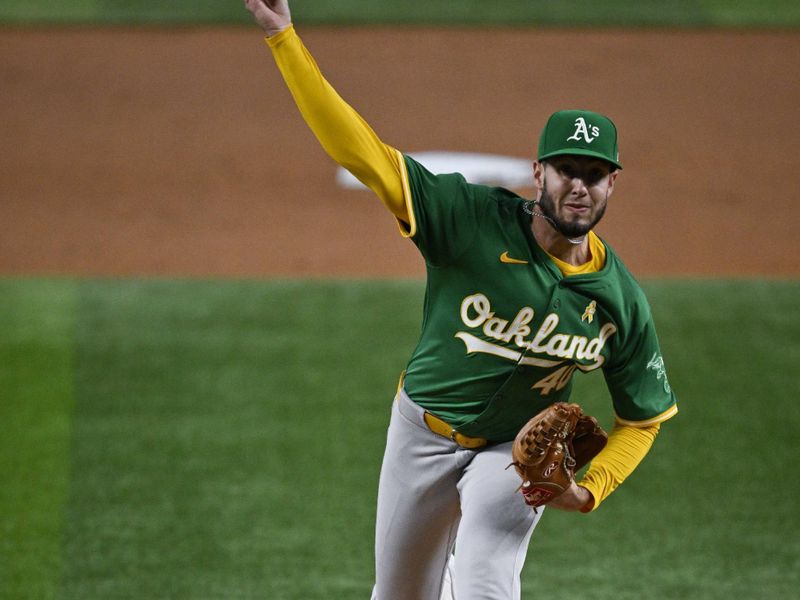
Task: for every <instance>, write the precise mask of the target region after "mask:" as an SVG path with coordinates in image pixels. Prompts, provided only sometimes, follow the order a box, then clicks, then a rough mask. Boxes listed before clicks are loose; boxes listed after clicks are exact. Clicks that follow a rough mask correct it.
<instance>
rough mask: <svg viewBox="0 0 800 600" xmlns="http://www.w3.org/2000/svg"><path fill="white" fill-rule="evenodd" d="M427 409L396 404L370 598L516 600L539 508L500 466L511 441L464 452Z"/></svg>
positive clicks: (401, 397)
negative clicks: (437, 429)
mask: <svg viewBox="0 0 800 600" xmlns="http://www.w3.org/2000/svg"><path fill="white" fill-rule="evenodd" d="M424 412H425V411H424V410H423V409H422V407H420V406H419V405H418V404H416V403H414V402H413V401H412V400H411V399H410V398H409V397H408V395H407V394H406V393H405V392H404V391H402V390H401V391H400V392H399V393H398V395H397V397H396V398H395V402H394V403H393V406H392V416H391V421H390V423H389V432H388V435H387V440H386V452H385V454H384V458H383V466H382V467H381V475H380V485H379V488H378V512H377V521H376V531H375V577H376V582H375V587H374V588H373V591H372V600H439V599H440V597H444V598H449V597H454V598H455V600H477V599H481V600H489V599H492V600H494V599H497V600H500V599H502V600H510V599H518V598H520V572H521V571H522V567H523V565H524V562H525V555H526V552H527V549H528V542H529V540H530V537H531V534H532V533H533V529H534V527H536V523H537V522H538V520H539V518H540V517H541V515H542V513H543V509H539V512H538V514H536V513H534V512H533V510H531V508H530V507H529V506H528V505H526V504H525V502H524V501H523V499H522V494H519V493H516V491H517V488H518V487H519V484H520V480H519V476H518V475H517V474H516V472H515V471H514V469H506V467H507V466H508V465H509V463H510V462H511V442H506V443H503V444H493V445H489V446H486V447H484V448H480V449H477V450H468V449H465V448H462V447H461V446H459V445H458V444H457V443H455V442H454V441H451V440H449V439H447V438H445V437H443V436H441V435H439V434H436V433H433V432H432V431H431V430H430V429H428V427H427V425H426V424H425V421H424V418H423V415H424ZM456 542H457V543H456ZM454 548H455V560H454V562H451V564H450V567H449V569H448V558H449V557H450V555H451V553H452V552H453V549H454ZM446 571H449V573H448V578H447V579H448V580H452V581H448V585H447V589H445V587H444V585H443V581H444V579H445V573H446ZM451 585H452V588H451Z"/></svg>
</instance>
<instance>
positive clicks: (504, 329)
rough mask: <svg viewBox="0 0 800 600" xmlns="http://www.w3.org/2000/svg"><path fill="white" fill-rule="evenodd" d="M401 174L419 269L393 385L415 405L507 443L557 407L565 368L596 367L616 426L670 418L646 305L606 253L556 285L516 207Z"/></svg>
mask: <svg viewBox="0 0 800 600" xmlns="http://www.w3.org/2000/svg"><path fill="white" fill-rule="evenodd" d="M405 166H406V170H407V174H408V186H409V190H410V196H411V204H410V207H409V210H410V211H411V212H413V215H412V222H413V223H414V228H413V231H412V237H411V239H412V240H413V241H414V243H415V244H416V245H417V247H418V248H419V250H420V252H421V253H422V256H423V257H424V258H425V262H426V267H427V288H426V293H425V302H424V309H423V313H424V314H423V321H422V333H421V335H420V339H419V342H418V344H417V347H416V349H415V350H414V352H413V354H412V356H411V359H410V360H409V363H408V366H407V369H406V374H405V378H404V384H403V385H404V387H405V389H406V392H407V393H408V394H409V396H410V397H411V398H412V399H413V400H414V401H415V402H417V403H418V404H420V405H421V406H422V407H424V408H425V409H426V410H428V411H430V412H431V413H433V414H435V415H438V416H439V417H441V418H442V419H444V420H446V421H448V422H449V423H450V424H452V425H453V426H454V427H455V428H456V429H457V430H458V431H460V432H462V433H464V434H465V435H470V436H480V437H485V438H487V439H489V440H491V441H496V442H502V441H508V440H511V439H513V438H514V436H515V435H516V433H517V432H518V431H519V429H520V428H521V427H522V425H523V424H524V423H525V422H527V420H528V419H530V418H531V417H532V416H533V415H535V414H536V413H538V412H539V411H540V410H542V409H543V408H544V407H545V406H547V405H549V404H552V403H554V402H564V401H567V400H568V398H569V395H570V392H571V388H572V376H573V374H574V373H575V371H584V372H589V371H593V370H595V369H602V371H603V375H604V377H605V380H606V384H607V386H608V390H609V392H610V395H611V398H612V401H613V403H614V411H615V413H616V416H617V419H618V420H620V421H621V422H622V423H626V424H632V425H639V426H644V425H649V424H654V423H657V422H660V421H663V420H666V419H667V418H669V417H671V416H672V415H673V414H674V413H675V412H676V411H677V409H676V405H675V396H674V394H673V393H672V390H671V389H670V386H669V383H668V382H667V377H666V373H665V370H664V361H663V359H662V357H661V350H660V349H659V344H658V338H657V336H656V330H655V326H654V324H653V319H652V316H651V313H650V307H649V305H648V302H647V299H646V298H645V296H644V293H643V292H642V290H641V288H640V287H639V285H638V284H637V282H636V281H635V279H634V278H633V276H632V275H631V274H630V273H629V272H628V270H627V269H626V268H625V266H624V265H623V264H622V262H621V261H620V259H619V258H618V257H617V256H616V254H615V253H614V252H613V250H612V249H611V248H609V247H608V245H607V244H606V262H605V265H604V267H603V268H602V269H601V270H600V271H598V272H595V273H589V274H584V275H572V276H569V277H565V276H564V275H563V274H562V273H561V271H560V270H559V269H558V268H557V266H556V265H555V263H554V262H553V261H552V259H551V258H550V257H549V256H548V254H547V253H546V252H545V251H544V250H543V249H542V248H541V247H540V246H539V245H538V244H537V242H536V240H535V238H534V237H533V233H532V231H531V219H532V217H531V215H530V214H529V213H527V212H526V211H525V210H524V205H525V202H526V201H525V200H524V199H523V198H521V197H520V196H518V195H516V194H514V193H513V192H510V191H508V190H505V189H502V188H496V187H487V186H482V185H473V184H470V183H467V182H466V181H465V179H464V178H463V177H462V176H461V175H459V174H448V175H433V174H432V173H430V172H429V171H427V170H426V169H425V168H424V167H423V166H422V165H420V164H419V163H417V162H415V161H414V160H413V159H411V158H409V157H405Z"/></svg>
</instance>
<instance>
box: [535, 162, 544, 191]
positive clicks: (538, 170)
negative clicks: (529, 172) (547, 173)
mask: <svg viewBox="0 0 800 600" xmlns="http://www.w3.org/2000/svg"><path fill="white" fill-rule="evenodd" d="M533 187H534V188H536V191H537V192H538V191H539V190H541V189H542V188H543V187H544V163H543V162H539V161H538V160H535V161H533Z"/></svg>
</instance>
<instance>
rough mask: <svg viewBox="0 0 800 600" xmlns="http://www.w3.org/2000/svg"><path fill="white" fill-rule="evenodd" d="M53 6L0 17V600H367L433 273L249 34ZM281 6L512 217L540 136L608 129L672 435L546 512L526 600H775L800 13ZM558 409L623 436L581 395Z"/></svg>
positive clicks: (354, 84)
mask: <svg viewBox="0 0 800 600" xmlns="http://www.w3.org/2000/svg"><path fill="white" fill-rule="evenodd" d="M50 4H51V3H45V2H41V1H38V0H36V1H28V2H21V1H17V0H4V1H3V2H2V3H0V55H2V57H3V58H2V61H0V116H1V117H2V118H0V138H1V139H2V140H3V151H2V160H0V598H9V599H16V598H69V599H72V598H75V599H77V598H80V599H83V598H90V599H94V598H98V599H100V598H137V599H138V598H198V599H205V598H209V599H210V598H220V599H221V598H287V599H294V598H297V599H301V598H302V599H309V598H320V599H321V598H343V599H349V598H365V597H368V596H369V592H370V589H371V585H372V578H373V575H374V571H373V563H372V544H373V521H374V510H375V497H376V491H377V478H378V471H379V467H380V459H381V454H382V450H383V441H384V435H385V427H386V425H387V424H388V417H389V414H388V410H389V405H390V402H391V398H392V395H393V393H394V389H395V385H396V380H397V376H398V374H399V373H400V371H401V370H402V369H403V368H404V366H405V361H406V360H407V359H408V357H409V355H410V353H411V351H412V349H413V347H414V344H415V342H416V337H417V335H418V332H419V327H420V317H421V308H422V301H423V295H424V264H423V262H422V260H421V258H420V257H419V256H418V254H417V252H416V250H415V248H414V247H413V245H412V244H410V243H409V242H407V241H404V240H403V239H402V238H401V237H400V236H399V235H397V230H396V225H395V224H394V222H393V220H392V219H391V218H390V216H389V214H388V212H387V211H386V210H385V209H384V208H383V206H382V205H381V204H380V202H379V201H377V200H376V199H375V198H374V197H373V196H372V195H371V194H370V193H369V192H366V191H363V190H358V189H353V188H350V187H346V186H343V185H342V183H341V179H340V178H339V179H337V172H336V171H337V170H336V165H335V163H333V162H332V161H331V160H330V159H329V158H328V157H327V156H326V155H325V153H324V152H323V151H322V149H321V148H320V147H319V145H318V144H317V142H316V140H315V139H314V137H313V135H312V134H311V133H310V132H309V131H308V129H307V127H306V126H305V124H304V123H303V121H302V119H301V118H300V116H299V115H298V114H297V111H296V109H295V108H294V105H293V103H292V100H291V97H290V95H289V93H288V92H287V91H286V89H285V88H284V86H283V83H282V81H281V79H280V77H279V74H278V73H277V69H276V68H275V67H274V64H273V61H272V59H271V57H270V53H269V50H268V48H267V47H266V45H265V44H264V42H263V36H262V35H261V32H260V30H259V29H258V28H257V27H256V26H255V25H254V24H252V23H251V20H250V17H249V14H248V13H247V12H246V10H245V9H244V8H243V3H242V2H227V1H224V2H223V1H222V0H217V1H209V0H206V1H204V2H191V3H190V2H187V1H185V0H176V1H173V2H170V3H163V2H151V1H146V2H145V1H140V2H130V1H123V0H93V1H91V2H90V1H85V0H73V1H70V2H62V3H59V4H58V6H51V5H50ZM291 8H292V14H293V17H294V21H295V25H296V28H297V30H298V32H299V33H300V35H301V36H302V38H303V40H304V41H305V43H306V45H307V46H308V48H309V49H310V51H311V52H312V54H313V55H314V56H315V58H316V59H317V61H318V63H319V64H320V67H321V69H322V71H323V73H324V74H325V75H326V76H327V78H328V79H329V80H330V81H331V82H332V84H333V85H334V87H335V88H336V89H337V90H338V91H339V92H340V93H341V94H342V96H343V97H344V98H345V99H346V100H348V101H349V102H350V103H351V104H352V105H353V106H354V107H355V108H356V109H357V110H358V111H359V113H360V114H362V116H364V118H365V119H366V120H367V122H369V123H370V124H371V125H372V126H373V127H374V129H375V130H376V131H377V133H378V134H379V135H380V136H381V138H382V139H383V140H384V141H386V142H388V143H390V144H392V145H394V146H395V147H397V148H399V149H401V150H403V151H406V152H411V153H415V154H420V155H421V156H428V157H431V156H433V157H435V159H436V160H440V159H441V160H442V162H441V163H437V166H438V165H443V164H447V162H446V160H444V159H443V158H442V157H445V158H447V157H449V158H450V159H452V158H453V157H455V159H461V160H462V161H466V160H467V159H468V158H469V159H470V160H472V159H474V160H475V161H476V162H475V164H488V162H487V161H489V160H490V159H491V160H495V159H497V160H498V161H499V162H498V163H497V164H498V165H504V166H509V165H511V166H514V167H515V168H521V169H522V176H519V171H516V172H515V173H513V174H511V175H508V174H504V172H503V169H501V168H500V167H498V170H497V181H495V182H494V183H497V184H498V185H504V186H508V187H512V188H514V189H515V190H516V191H518V192H520V193H521V194H523V195H525V194H529V193H531V190H530V189H529V188H528V187H527V185H526V182H525V180H524V170H525V165H526V164H528V163H529V161H530V160H531V158H532V157H533V153H534V149H535V146H536V142H537V138H538V132H539V131H540V129H541V127H542V125H543V124H544V121H545V120H546V118H547V116H548V115H549V114H550V113H551V112H553V111H554V110H557V109H560V108H567V107H569V108H588V109H592V110H597V111H599V112H604V113H606V114H609V115H610V116H611V117H612V118H613V119H614V121H615V122H616V124H617V126H618V128H619V131H620V149H621V156H620V159H621V161H622V163H623V165H624V170H623V172H622V174H621V176H620V178H619V180H618V184H617V189H616V191H615V195H614V197H613V200H612V202H611V204H610V206H609V210H608V212H607V216H606V218H605V220H604V221H603V223H601V225H600V227H599V229H598V231H599V233H600V234H601V235H602V236H603V237H604V238H605V239H606V240H607V241H608V242H609V243H610V244H611V245H612V246H613V247H614V248H615V249H616V250H617V251H618V253H619V254H620V255H621V256H622V258H623V260H625V262H626V264H627V265H628V266H629V267H630V268H631V270H632V271H633V273H634V275H635V276H636V277H637V278H638V279H639V280H640V281H641V283H642V285H643V287H644V288H645V291H646V292H647V293H648V297H649V298H650V301H651V305H652V308H653V312H654V315H655V319H656V323H657V326H658V330H659V335H660V338H661V344H662V350H663V352H664V358H665V361H666V365H667V369H668V373H669V377H670V382H671V384H672V387H673V388H674V389H675V390H676V393H677V395H678V398H679V407H680V413H679V414H678V416H677V417H675V418H674V419H673V420H671V421H669V422H668V423H667V424H665V425H664V427H663V428H662V432H661V436H660V438H659V439H658V441H657V442H656V444H655V446H654V448H653V450H652V452H651V453H650V454H649V455H648V457H647V458H646V459H645V461H644V463H643V464H642V465H641V466H640V468H639V469H638V470H637V471H636V473H635V474H634V475H633V476H632V477H631V479H630V480H629V481H627V482H626V483H625V484H624V485H623V486H622V487H621V488H620V489H619V490H618V491H617V492H615V494H614V495H613V496H611V497H610V498H609V500H608V501H607V502H606V503H605V504H604V505H603V506H602V507H601V509H599V510H598V511H597V512H595V513H592V514H591V515H577V516H576V515H573V514H562V513H557V512H556V511H550V512H549V513H548V515H547V517H546V518H545V519H543V521H542V523H541V524H540V525H539V527H538V529H537V531H536V532H535V534H534V537H533V539H532V542H531V546H530V550H529V553H528V560H527V563H526V567H525V570H524V572H523V597H528V596H530V597H533V595H534V594H543V595H544V594H548V593H550V594H553V593H558V591H561V590H569V591H570V592H569V593H572V590H573V589H574V593H575V594H576V595H577V594H578V593H581V594H583V595H584V596H586V597H589V598H600V599H604V598H614V599H626V598H630V599H634V598H636V599H639V598H675V599H677V598H710V599H715V598H720V599H721V598H727V597H729V596H731V595H737V596H738V597H743V598H788V597H793V596H794V595H795V594H796V591H795V590H796V589H797V587H798V585H800V575H798V573H800V518H799V517H798V515H797V510H796V509H797V502H796V500H795V498H796V497H797V495H798V492H800V485H798V484H797V483H795V482H794V479H793V478H792V477H791V476H789V477H787V478H786V481H783V480H782V479H779V476H781V475H783V474H784V473H785V472H786V471H787V468H786V467H787V465H793V464H795V463H796V462H797V461H798V459H800V447H798V443H797V439H798V434H800V411H798V408H797V402H796V401H797V399H798V396H799V395H800V377H798V371H797V368H796V365H797V364H798V363H800V349H799V348H800V347H799V346H798V343H797V340H798V339H800V317H798V315H797V310H796V307H797V305H798V303H800V280H799V279H798V275H800V256H798V252H797V250H796V248H795V244H794V239H795V236H796V232H797V231H798V226H800V208H798V206H797V194H798V190H799V189H800V175H799V174H798V169H797V166H796V162H797V161H796V158H795V147H796V138H797V135H798V134H799V133H800V131H799V130H798V127H797V124H796V119H795V118H794V117H795V112H796V107H797V104H798V100H800V77H798V74H797V72H798V65H800V31H799V30H798V26H800V5H798V4H797V3H796V2H782V1H774V0H769V1H766V2H755V1H754V0H752V1H751V0H747V1H741V2H721V1H710V0H709V1H700V2H690V1H688V0H685V1H678V2H669V3H661V2H639V3H627V2H617V1H611V2H588V1H577V0H574V1H564V2H558V3H552V2H539V1H528V2H522V1H519V2H518V1H503V2H497V3H494V5H491V6H490V5H488V3H485V2H474V1H468V2H459V3H454V2H444V1H441V0H428V1H426V2H419V1H417V0H411V1H407V2H403V3H400V2H386V3H376V2H367V1H366V0H358V1H356V0H351V1H349V2H338V3H333V4H331V3H326V2H320V1H318V0H297V1H295V2H294V3H292V5H291ZM465 153H470V154H465ZM431 160H434V158H432V159H431ZM461 164H464V165H465V169H466V162H462V163H461ZM469 164H473V163H472V162H470V163H469ZM441 168H447V167H446V166H442V167H441ZM453 168H454V169H456V170H458V169H459V168H460V167H459V165H458V164H455V166H454V167H453ZM465 174H466V175H467V177H468V178H473V179H474V178H477V177H478V176H479V175H478V173H477V172H472V171H469V172H468V171H466V170H465ZM480 176H481V177H483V176H484V175H480ZM574 399H575V400H576V401H578V402H580V403H581V404H583V405H584V406H585V407H586V409H587V410H588V411H589V412H592V413H594V414H597V415H598V416H599V417H600V420H601V421H602V422H603V424H604V425H606V426H610V425H611V423H612V420H613V414H612V412H611V405H610V401H609V399H608V395H607V392H606V391H605V388H604V384H603V381H602V377H601V376H600V375H596V376H580V377H578V378H577V380H576V386H575V393H574ZM776 479H778V482H777V483H776ZM565 565H569V567H565ZM576 565H580V567H576ZM569 582H572V583H569ZM565 593H566V592H565Z"/></svg>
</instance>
